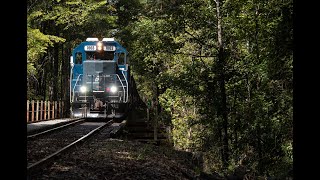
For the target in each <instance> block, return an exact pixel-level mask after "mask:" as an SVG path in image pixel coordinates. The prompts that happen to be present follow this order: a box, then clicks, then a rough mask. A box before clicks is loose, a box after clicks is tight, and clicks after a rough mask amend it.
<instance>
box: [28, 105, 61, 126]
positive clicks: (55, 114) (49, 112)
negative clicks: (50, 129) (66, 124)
mask: <svg viewBox="0 0 320 180" xmlns="http://www.w3.org/2000/svg"><path fill="white" fill-rule="evenodd" d="M63 112H64V102H63V101H39V100H37V101H35V100H27V114H26V115H27V122H37V121H43V120H50V119H57V118H64V117H63Z"/></svg>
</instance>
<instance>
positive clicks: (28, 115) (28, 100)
mask: <svg viewBox="0 0 320 180" xmlns="http://www.w3.org/2000/svg"><path fill="white" fill-rule="evenodd" d="M29 103H30V102H29V100H27V122H29Z"/></svg>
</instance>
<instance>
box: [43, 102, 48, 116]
mask: <svg viewBox="0 0 320 180" xmlns="http://www.w3.org/2000/svg"><path fill="white" fill-rule="evenodd" d="M46 119H47V101H44V118H43V120H46Z"/></svg>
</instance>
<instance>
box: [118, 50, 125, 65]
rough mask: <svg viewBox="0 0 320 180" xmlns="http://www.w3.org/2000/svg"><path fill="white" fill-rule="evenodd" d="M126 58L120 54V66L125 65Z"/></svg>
mask: <svg viewBox="0 0 320 180" xmlns="http://www.w3.org/2000/svg"><path fill="white" fill-rule="evenodd" d="M125 57H126V55H125V54H124V53H120V54H119V58H118V64H120V65H123V64H125Z"/></svg>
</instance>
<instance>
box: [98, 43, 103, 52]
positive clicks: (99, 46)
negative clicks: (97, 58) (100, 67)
mask: <svg viewBox="0 0 320 180" xmlns="http://www.w3.org/2000/svg"><path fill="white" fill-rule="evenodd" d="M97 47H98V51H101V50H102V42H98V43H97Z"/></svg>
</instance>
